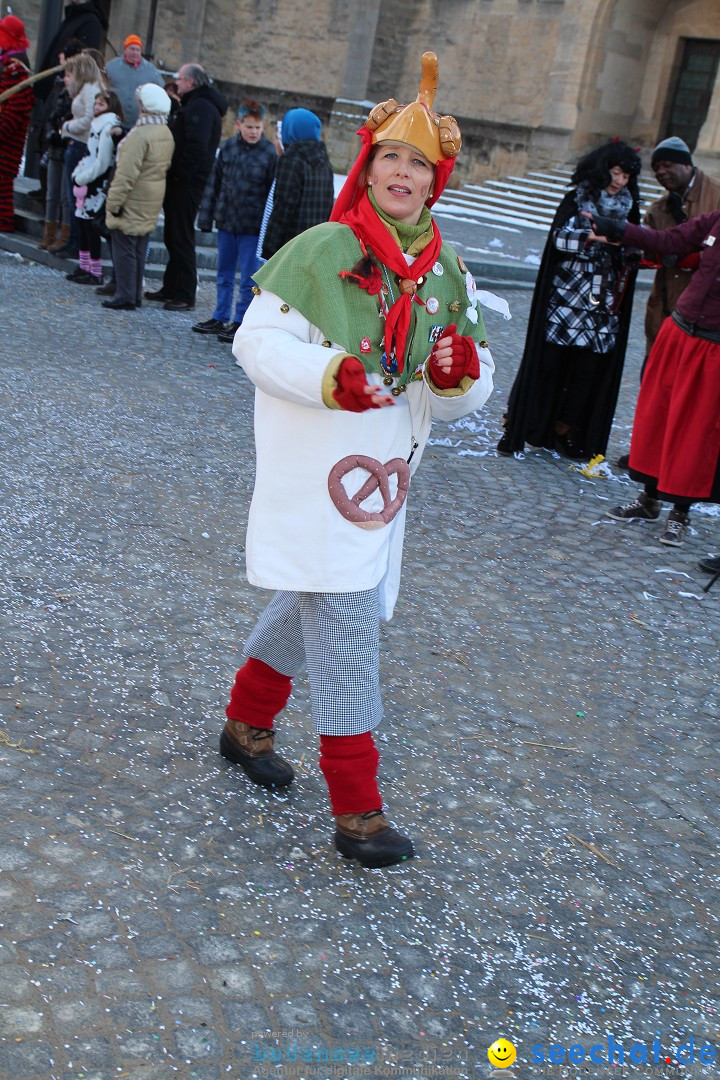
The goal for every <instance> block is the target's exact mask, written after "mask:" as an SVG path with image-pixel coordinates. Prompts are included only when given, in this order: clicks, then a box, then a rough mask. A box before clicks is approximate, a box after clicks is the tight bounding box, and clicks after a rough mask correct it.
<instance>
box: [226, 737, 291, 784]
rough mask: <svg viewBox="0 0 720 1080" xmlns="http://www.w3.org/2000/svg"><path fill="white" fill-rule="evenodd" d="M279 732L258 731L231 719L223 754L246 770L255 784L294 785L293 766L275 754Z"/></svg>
mask: <svg viewBox="0 0 720 1080" xmlns="http://www.w3.org/2000/svg"><path fill="white" fill-rule="evenodd" d="M274 746H275V729H274V728H254V727H250V725H249V724H243V723H241V721H239V720H228V721H227V723H226V724H225V729H224V731H223V733H222V735H221V736H220V753H221V754H222V756H223V757H224V758H227V759H228V761H234V762H235V764H236V765H239V766H240V767H241V768H242V769H244V770H245V773H246V774H247V776H248V777H249V778H250V779H251V780H252V782H253V783H254V784H260V785H261V786H262V787H268V788H281V787H287V786H288V784H292V782H293V780H294V778H295V774H294V772H293V771H292V767H291V766H290V765H288V763H287V761H284V760H283V758H281V757H280V755H279V754H276V753H275V750H274Z"/></svg>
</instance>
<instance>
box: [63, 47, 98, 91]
mask: <svg viewBox="0 0 720 1080" xmlns="http://www.w3.org/2000/svg"><path fill="white" fill-rule="evenodd" d="M65 73H66V74H67V75H69V76H70V78H71V79H72V82H73V88H74V90H75V93H76V94H79V93H80V91H81V90H82V88H83V86H85V84H86V83H97V85H98V86H99V87H100V89H101V90H104V89H105V80H104V79H103V76H102V72H101V71H100V68H99V67H98V66H97V64H96V63H95V61H94V60H93V58H92V56H89V55H88V53H86V52H81V53H78V54H77V56H71V57H70V59H69V60H68V61H67V63H66V64H65Z"/></svg>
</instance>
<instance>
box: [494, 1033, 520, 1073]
mask: <svg viewBox="0 0 720 1080" xmlns="http://www.w3.org/2000/svg"><path fill="white" fill-rule="evenodd" d="M516 1057H517V1051H516V1049H515V1047H514V1046H513V1044H512V1043H511V1042H510V1040H509V1039H496V1040H495V1042H494V1043H493V1044H492V1046H491V1047H490V1049H489V1050H488V1060H489V1062H490V1064H491V1065H494V1066H495V1068H496V1069H507V1067H508V1065H512V1063H513V1061H514V1060H515V1058H516Z"/></svg>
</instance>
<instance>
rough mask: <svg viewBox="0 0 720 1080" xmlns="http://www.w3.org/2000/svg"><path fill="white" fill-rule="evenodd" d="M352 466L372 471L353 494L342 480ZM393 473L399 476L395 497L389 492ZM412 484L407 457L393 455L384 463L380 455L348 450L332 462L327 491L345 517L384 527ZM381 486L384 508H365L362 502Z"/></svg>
mask: <svg viewBox="0 0 720 1080" xmlns="http://www.w3.org/2000/svg"><path fill="white" fill-rule="evenodd" d="M353 469H364V470H365V471H366V472H368V473H370V475H369V476H368V478H367V480H366V481H365V483H364V484H363V485H362V487H361V488H360V489H359V490H358V491H356V492H355V494H354V495H352V496H350V495H348V493H347V491H346V490H345V485H344V484H343V482H342V481H343V477H344V476H347V474H348V473H349V472H352V470H353ZM391 476H396V477H397V492H396V494H395V498H392V497H391V495H390V477H391ZM409 487H410V466H409V465H408V463H407V461H405V459H404V458H392V459H391V460H390V461H386V462H385V464H383V463H382V461H378V459H377V458H372V457H367V456H365V455H364V454H349V455H348V456H347V457H344V458H341V459H340V461H338V463H337V464H336V465H333V467H332V469H331V470H330V473H329V475H328V491H329V493H330V498H331V499H332V502H333V505H334V506H335V507H336V508H337V510H339V511H340V513H341V514H342V516H343V517H344V518H346V519H347V520H348V521H350V522H352V524H353V525H357V526H358V528H360V529H382V528H383V527H384V526H385V525H389V524H390V522H391V521H392V519H393V518H394V517H395V515H396V514H397V513H398V512H399V510H400V509H401V507H402V505H403V503H404V502H405V499H406V498H407V493H408V488H409ZM378 489H379V490H380V494H381V496H382V500H383V508H382V510H378V511H375V512H371V511H369V510H364V509H363V508H362V506H361V503H363V502H364V501H365V499H367V498H369V496H370V495H372V494H373V493H374V492H375V491H377V490H378Z"/></svg>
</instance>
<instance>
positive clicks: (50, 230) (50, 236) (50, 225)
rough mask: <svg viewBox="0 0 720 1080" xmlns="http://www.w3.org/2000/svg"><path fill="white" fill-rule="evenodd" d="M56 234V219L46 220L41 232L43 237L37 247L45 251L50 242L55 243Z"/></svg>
mask: <svg viewBox="0 0 720 1080" xmlns="http://www.w3.org/2000/svg"><path fill="white" fill-rule="evenodd" d="M56 234H57V221H46V222H45V229H44V232H43V238H42V240H41V241H40V243H39V244H38V247H39V248H41V249H42V250H43V251H47V249H48V248H49V247H50V245H51V244H54V243H55V236H56Z"/></svg>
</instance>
